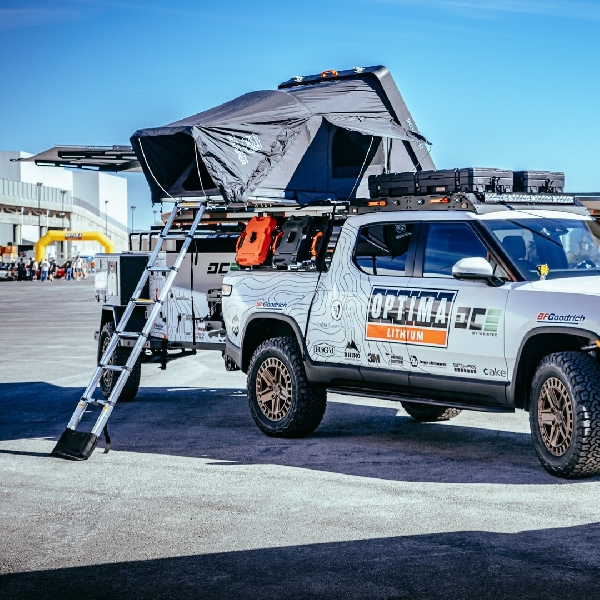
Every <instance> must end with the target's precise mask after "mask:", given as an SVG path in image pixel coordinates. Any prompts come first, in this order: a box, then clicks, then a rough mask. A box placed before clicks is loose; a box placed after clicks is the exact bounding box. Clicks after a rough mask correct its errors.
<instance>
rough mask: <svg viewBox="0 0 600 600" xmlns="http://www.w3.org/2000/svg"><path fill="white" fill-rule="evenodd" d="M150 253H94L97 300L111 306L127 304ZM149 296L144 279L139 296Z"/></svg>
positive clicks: (148, 289) (147, 284)
mask: <svg viewBox="0 0 600 600" xmlns="http://www.w3.org/2000/svg"><path fill="white" fill-rule="evenodd" d="M150 254H151V253H150V252H122V253H120V254H96V277H95V285H96V298H97V299H98V301H100V300H101V301H103V302H104V303H105V304H111V305H113V306H123V305H125V304H127V303H128V302H129V300H131V297H132V296H133V292H134V291H135V288H136V286H137V284H138V282H139V280H140V278H141V276H142V274H143V272H144V269H145V268H146V265H147V263H148V258H149V257H150ZM161 254H164V253H161ZM159 256H160V255H159ZM163 260H164V257H163ZM149 297H150V286H149V282H148V281H146V285H144V289H143V290H142V293H141V296H140V298H149Z"/></svg>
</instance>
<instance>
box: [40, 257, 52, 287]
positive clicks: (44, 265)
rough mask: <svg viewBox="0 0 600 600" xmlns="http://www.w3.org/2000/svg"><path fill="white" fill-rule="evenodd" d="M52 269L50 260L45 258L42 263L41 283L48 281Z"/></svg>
mask: <svg viewBox="0 0 600 600" xmlns="http://www.w3.org/2000/svg"><path fill="white" fill-rule="evenodd" d="M49 269H50V263H49V262H48V259H46V258H44V259H43V260H42V261H41V262H40V281H48V270H49Z"/></svg>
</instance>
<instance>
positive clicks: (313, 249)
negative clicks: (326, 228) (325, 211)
mask: <svg viewBox="0 0 600 600" xmlns="http://www.w3.org/2000/svg"><path fill="white" fill-rule="evenodd" d="M322 237H323V232H322V231H319V233H317V234H316V235H315V237H314V238H313V241H312V245H311V247H310V253H311V254H312V257H313V258H317V254H318V253H319V251H318V250H317V242H318V241H319V240H320V239H321V238H322Z"/></svg>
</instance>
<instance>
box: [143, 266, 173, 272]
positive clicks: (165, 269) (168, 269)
mask: <svg viewBox="0 0 600 600" xmlns="http://www.w3.org/2000/svg"><path fill="white" fill-rule="evenodd" d="M146 270H147V271H150V273H166V272H167V271H177V270H178V269H176V268H175V267H146Z"/></svg>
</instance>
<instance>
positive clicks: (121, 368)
mask: <svg viewBox="0 0 600 600" xmlns="http://www.w3.org/2000/svg"><path fill="white" fill-rule="evenodd" d="M98 366H99V367H101V368H102V369H104V370H105V371H131V369H129V368H127V367H125V366H121V365H98Z"/></svg>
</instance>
